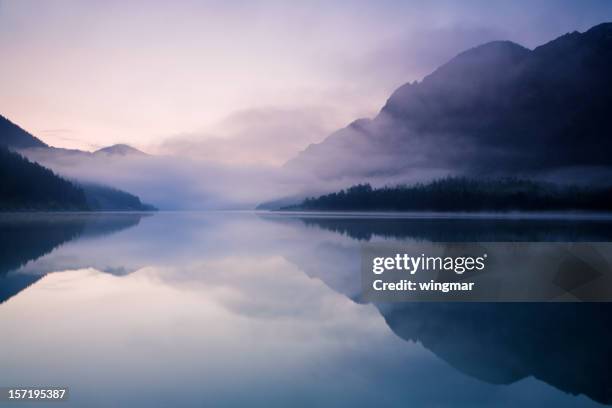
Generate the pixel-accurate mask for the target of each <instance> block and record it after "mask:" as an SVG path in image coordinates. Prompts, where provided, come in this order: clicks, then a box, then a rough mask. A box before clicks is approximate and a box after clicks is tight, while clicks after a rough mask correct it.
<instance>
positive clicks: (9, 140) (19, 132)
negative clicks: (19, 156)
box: [0, 115, 49, 149]
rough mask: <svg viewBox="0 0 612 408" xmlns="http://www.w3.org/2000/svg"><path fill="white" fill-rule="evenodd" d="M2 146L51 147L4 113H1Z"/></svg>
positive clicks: (0, 135) (22, 147)
mask: <svg viewBox="0 0 612 408" xmlns="http://www.w3.org/2000/svg"><path fill="white" fill-rule="evenodd" d="M0 146H6V147H9V148H14V149H26V148H32V147H49V146H48V145H47V144H45V143H44V142H43V141H42V140H40V139H38V138H36V137H34V136H32V135H31V134H30V133H28V132H27V131H25V130H23V129H22V128H20V127H19V126H17V125H16V124H14V123H13V122H11V121H10V120H8V119H7V118H5V117H4V116H2V115H0Z"/></svg>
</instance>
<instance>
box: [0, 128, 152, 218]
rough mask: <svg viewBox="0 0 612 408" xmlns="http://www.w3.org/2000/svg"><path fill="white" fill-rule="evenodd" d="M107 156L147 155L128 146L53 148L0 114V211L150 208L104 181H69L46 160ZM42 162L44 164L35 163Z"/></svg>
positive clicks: (102, 157)
mask: <svg viewBox="0 0 612 408" xmlns="http://www.w3.org/2000/svg"><path fill="white" fill-rule="evenodd" d="M111 156H119V157H125V156H147V155H146V153H143V152H141V151H140V150H137V149H134V148H133V147H130V146H128V145H113V146H109V147H106V148H104V149H100V150H98V151H96V152H94V153H89V152H84V151H81V150H75V149H61V148H55V147H52V146H49V145H47V144H46V143H44V142H42V141H41V140H40V139H38V138H36V137H34V136H33V135H31V134H30V133H28V132H27V131H25V130H23V129H22V128H21V127H19V126H17V125H16V124H14V123H13V122H11V121H9V120H8V119H6V118H5V117H3V116H0V159H1V160H2V161H1V162H0V176H1V177H0V178H1V179H2V180H3V183H2V185H1V186H0V211H23V210H45V211H46V210H84V211H88V210H93V211H153V210H156V208H155V207H153V206H152V205H149V204H144V203H142V202H141V201H140V198H138V197H137V196H135V195H133V194H130V193H127V192H125V191H121V190H118V189H115V188H112V187H108V186H105V185H102V184H96V183H91V182H82V181H80V180H71V181H68V180H66V179H64V178H62V177H60V176H58V175H57V174H56V173H54V172H53V171H52V170H50V169H49V168H47V167H46V166H47V164H46V161H51V162H53V161H55V162H58V161H59V162H62V163H64V164H68V165H69V164H70V163H77V162H80V161H82V160H85V161H87V160H92V159H94V158H97V159H99V160H105V159H106V158H109V157H111ZM39 163H42V164H44V165H45V166H43V165H41V164H39Z"/></svg>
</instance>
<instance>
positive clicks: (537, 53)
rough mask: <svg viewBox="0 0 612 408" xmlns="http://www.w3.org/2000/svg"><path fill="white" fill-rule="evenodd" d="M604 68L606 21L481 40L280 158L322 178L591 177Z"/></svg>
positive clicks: (607, 139)
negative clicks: (372, 111) (533, 35)
mask: <svg viewBox="0 0 612 408" xmlns="http://www.w3.org/2000/svg"><path fill="white" fill-rule="evenodd" d="M611 72H612V23H605V24H601V25H598V26H595V27H593V28H591V29H590V30H588V31H586V32H584V33H578V32H573V33H570V34H566V35H564V36H561V37H559V38H557V39H555V40H553V41H551V42H549V43H547V44H544V45H542V46H540V47H537V48H535V49H534V50H529V49H527V48H524V47H522V46H520V45H518V44H514V43H512V42H509V41H498V42H492V43H488V44H484V45H481V46H479V47H476V48H473V49H470V50H468V51H465V52H463V53H461V54H459V55H458V56H456V57H455V58H453V59H452V60H450V61H449V62H448V63H446V64H444V65H443V66H441V67H440V68H438V69H437V70H435V71H434V72H433V73H432V74H430V75H428V76H427V77H425V78H424V79H423V80H422V81H421V82H418V83H417V82H415V83H408V84H405V85H403V86H401V87H400V88H398V89H397V90H396V91H395V92H394V93H393V94H392V95H391V97H390V98H389V99H388V101H387V103H386V104H385V106H384V107H383V108H382V110H381V112H380V113H379V114H378V115H377V116H376V117H375V118H374V119H371V120H370V119H361V120H358V121H355V122H353V123H352V124H350V125H349V126H348V127H346V128H344V129H341V130H339V131H337V132H335V133H334V134H332V135H330V136H329V137H327V138H326V139H325V140H324V141H323V142H321V143H319V144H314V145H311V146H309V147H308V148H307V149H305V150H304V151H303V152H301V153H300V154H299V155H298V156H297V157H296V158H294V159H292V160H291V161H289V162H288V163H287V164H286V166H285V168H286V169H287V170H296V171H301V172H307V173H311V174H314V175H316V176H318V177H319V178H322V179H341V178H347V177H355V178H357V179H359V178H360V177H361V178H363V177H383V178H384V177H389V176H395V175H398V174H406V175H410V176H411V177H412V178H413V179H415V178H416V179H421V180H424V179H427V178H430V179H431V178H432V177H435V176H438V177H439V176H441V175H447V174H465V175H479V174H488V175H491V174H495V175H540V174H547V173H554V172H557V171H562V170H567V169H574V170H576V169H582V172H581V173H580V175H581V177H582V178H585V179H589V180H590V179H591V177H592V178H593V179H594V177H595V176H596V175H597V174H599V173H595V171H597V172H599V171H601V170H602V169H603V170H606V171H609V170H610V169H611V167H610V166H612V115H610V106H612V75H611V74H610V73H611ZM590 170H593V172H594V173H592V172H591V171H590ZM609 174H610V173H607V176H606V177H609ZM606 177H602V179H604V181H609V178H606Z"/></svg>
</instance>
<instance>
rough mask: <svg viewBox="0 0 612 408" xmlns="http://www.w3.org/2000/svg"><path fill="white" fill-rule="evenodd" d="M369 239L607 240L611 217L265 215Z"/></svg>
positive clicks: (611, 236) (611, 231)
mask: <svg viewBox="0 0 612 408" xmlns="http://www.w3.org/2000/svg"><path fill="white" fill-rule="evenodd" d="M267 218H268V219H274V220H276V221H283V220H284V221H286V222H295V220H300V221H301V222H303V223H304V225H306V226H315V227H319V228H323V229H326V230H329V231H333V232H337V233H340V234H345V235H347V236H349V237H350V238H353V239H357V240H365V241H370V240H371V239H372V238H373V237H375V236H379V237H383V238H389V239H404V238H412V239H416V240H426V241H432V242H516V241H521V242H553V241H561V242H610V241H612V218H610V217H600V218H594V219H589V218H580V217H577V218H573V219H571V218H570V219H561V220H560V219H554V218H543V219H538V218H531V219H530V218H497V219H495V218H494V219H486V218H391V217H382V218H371V217H351V216H343V217H329V216H317V215H306V214H301V215H300V214H298V215H296V216H288V215H283V216H274V215H271V216H267Z"/></svg>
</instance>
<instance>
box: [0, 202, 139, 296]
mask: <svg viewBox="0 0 612 408" xmlns="http://www.w3.org/2000/svg"><path fill="white" fill-rule="evenodd" d="M142 217H143V214H139V213H108V214H100V213H98V214H44V213H32V214H2V215H0V303H2V302H4V301H6V300H7V299H9V298H10V297H12V296H14V295H16V294H17V293H19V292H20V291H22V290H24V289H25V288H27V287H28V286H30V285H31V284H33V283H34V282H36V281H38V280H39V279H41V278H42V277H43V276H44V273H40V274H26V273H11V272H12V271H15V270H17V269H19V268H21V267H22V266H24V265H25V264H26V263H28V262H30V261H34V260H36V259H38V258H40V257H42V256H45V255H47V254H49V253H51V252H53V251H54V250H55V249H56V248H58V247H59V246H61V245H62V244H65V243H67V242H70V241H72V240H75V239H77V238H81V237H98V236H103V235H108V234H111V233H114V232H117V231H121V230H124V229H126V228H130V227H133V226H135V225H138V223H139V222H140V219H141V218H142ZM47 272H51V271H47Z"/></svg>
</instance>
